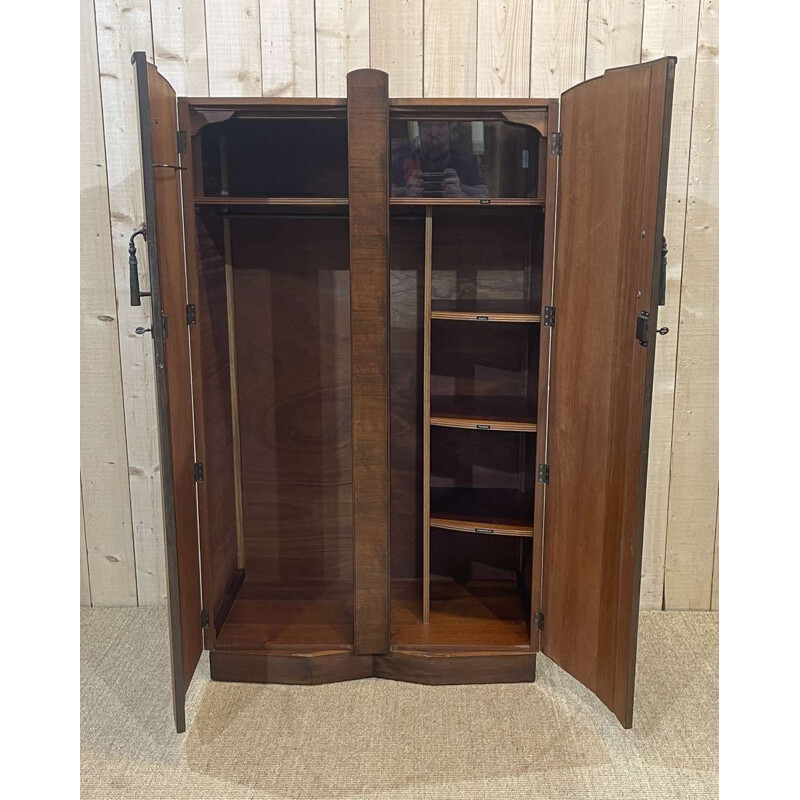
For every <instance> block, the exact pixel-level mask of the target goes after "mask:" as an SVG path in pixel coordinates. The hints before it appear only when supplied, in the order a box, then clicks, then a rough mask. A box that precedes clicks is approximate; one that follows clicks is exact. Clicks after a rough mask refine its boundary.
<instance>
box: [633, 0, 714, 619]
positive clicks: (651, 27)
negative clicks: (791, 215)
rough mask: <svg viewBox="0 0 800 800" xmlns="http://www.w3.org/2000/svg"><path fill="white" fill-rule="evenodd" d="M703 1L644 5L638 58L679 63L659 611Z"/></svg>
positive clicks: (656, 425) (653, 431)
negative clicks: (672, 58)
mask: <svg viewBox="0 0 800 800" xmlns="http://www.w3.org/2000/svg"><path fill="white" fill-rule="evenodd" d="M699 9H700V0H673V1H672V2H669V3H665V2H662V0H649V1H648V2H646V3H645V7H644V24H643V35H642V60H643V61H650V60H651V59H654V58H661V57H662V56H666V55H674V56H677V57H678V64H677V67H676V69H675V90H674V96H673V104H672V135H671V137H670V153H669V171H668V175H667V203H666V216H665V220H664V235H665V237H666V239H667V245H668V247H669V254H668V261H667V286H666V301H667V303H666V305H665V306H662V307H661V308H660V309H659V312H658V325H659V327H661V326H664V325H666V326H667V327H668V328H669V329H670V332H669V334H668V335H667V336H664V337H660V338H659V339H658V342H657V344H656V361H655V371H654V375H653V407H652V414H651V417H650V454H649V461H648V467H647V505H646V512H645V526H644V545H643V551H642V588H641V603H642V608H646V609H660V608H661V607H662V604H663V599H664V557H665V554H666V547H667V501H668V498H669V481H670V460H671V455H672V415H673V400H674V394H675V357H676V354H677V350H678V309H679V308H680V294H681V272H682V269H683V234H684V227H685V223H686V183H687V180H688V174H689V138H690V136H691V130H692V97H693V93H694V64H695V51H696V49H697V16H698V13H699Z"/></svg>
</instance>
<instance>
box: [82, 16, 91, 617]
mask: <svg viewBox="0 0 800 800" xmlns="http://www.w3.org/2000/svg"><path fill="white" fill-rule="evenodd" d="M92 29H93V30H94V28H92ZM91 604H92V585H91V580H90V578H89V563H88V559H87V553H86V523H85V522H84V519H83V486H81V605H82V606H90V605H91Z"/></svg>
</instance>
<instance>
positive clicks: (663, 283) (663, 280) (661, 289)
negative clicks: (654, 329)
mask: <svg viewBox="0 0 800 800" xmlns="http://www.w3.org/2000/svg"><path fill="white" fill-rule="evenodd" d="M668 252H669V250H668V249H667V237H666V236H662V237H661V264H660V270H659V273H658V304H659V305H660V306H663V305H666V304H667V253H668ZM659 333H661V331H659ZM662 335H663V334H662Z"/></svg>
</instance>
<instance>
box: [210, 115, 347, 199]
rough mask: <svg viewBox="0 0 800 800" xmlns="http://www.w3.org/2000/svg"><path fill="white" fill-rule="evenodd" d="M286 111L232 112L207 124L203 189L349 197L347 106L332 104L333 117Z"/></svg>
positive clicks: (245, 195) (242, 194)
mask: <svg viewBox="0 0 800 800" xmlns="http://www.w3.org/2000/svg"><path fill="white" fill-rule="evenodd" d="M298 113H302V112H298ZM283 114H285V116H281V117H277V116H276V117H253V116H249V115H247V114H245V113H241V114H240V113H238V112H229V113H228V114H227V117H228V118H226V119H222V120H220V121H219V122H211V123H209V124H207V125H205V127H203V128H202V130H201V131H200V136H199V142H197V140H196V144H195V149H196V151H198V150H199V152H196V153H195V159H196V163H197V160H199V161H200V162H201V164H202V175H201V176H199V177H201V179H202V180H201V181H200V182H199V183H198V188H199V189H200V190H201V191H200V192H198V194H201V195H203V196H204V197H207V198H208V197H219V196H220V195H222V196H226V198H228V196H230V197H231V198H232V197H242V198H254V197H262V198H292V197H294V198H342V197H347V196H348V194H349V192H348V155H347V147H348V144H347V118H346V116H345V112H344V110H343V109H342V110H334V109H331V110H330V111H329V112H328V116H317V117H315V118H314V119H310V118H308V117H307V116H306V117H303V116H297V115H295V116H292V111H291V110H284V112H283ZM267 142H268V143H269V146H265V143H267ZM198 145H199V146H198ZM231 154H235V157H232V155H231ZM228 199H229V198H228Z"/></svg>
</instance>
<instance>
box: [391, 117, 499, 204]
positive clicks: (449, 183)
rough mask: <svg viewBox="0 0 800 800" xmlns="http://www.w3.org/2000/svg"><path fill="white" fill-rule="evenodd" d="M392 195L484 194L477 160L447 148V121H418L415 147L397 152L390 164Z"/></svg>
mask: <svg viewBox="0 0 800 800" xmlns="http://www.w3.org/2000/svg"><path fill="white" fill-rule="evenodd" d="M392 195H393V196H394V197H422V196H423V195H427V196H431V195H441V196H442V197H488V196H489V190H488V189H487V188H486V184H485V183H484V182H483V178H482V177H481V173H480V170H479V169H478V160H477V159H476V158H475V156H474V155H473V154H472V153H465V152H462V151H458V150H452V149H451V148H450V123H449V122H444V121H439V120H433V121H421V122H420V123H419V149H418V150H410V149H407V150H405V151H402V152H400V154H399V155H398V156H397V157H396V158H395V160H394V163H393V164H392Z"/></svg>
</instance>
